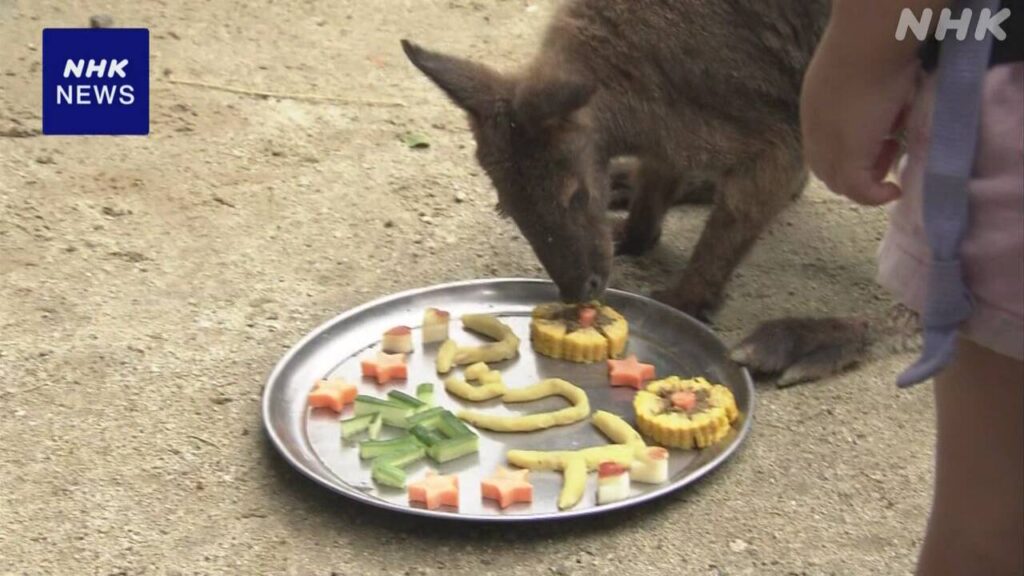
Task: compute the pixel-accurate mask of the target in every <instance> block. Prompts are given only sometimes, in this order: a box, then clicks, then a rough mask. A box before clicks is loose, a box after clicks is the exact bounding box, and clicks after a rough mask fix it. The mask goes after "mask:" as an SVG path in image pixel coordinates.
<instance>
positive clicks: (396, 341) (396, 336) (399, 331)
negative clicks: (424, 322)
mask: <svg viewBox="0 0 1024 576" xmlns="http://www.w3.org/2000/svg"><path fill="white" fill-rule="evenodd" d="M380 349H381V350H383V351H384V352H387V353H388V354H409V353H410V352H412V328H409V327H408V326H395V327H394V328H391V329H389V330H388V331H386V332H384V336H383V337H382V338H381V340H380Z"/></svg>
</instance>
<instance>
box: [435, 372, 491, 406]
mask: <svg viewBox="0 0 1024 576" xmlns="http://www.w3.org/2000/svg"><path fill="white" fill-rule="evenodd" d="M444 389H445V390H447V391H449V392H451V393H452V394H455V395H456V396H458V397H459V398H462V399H464V400H469V401H470V402H483V401H485V400H491V399H494V398H498V397H499V396H501V395H502V394H504V393H505V385H504V384H503V383H502V382H501V379H500V378H499V379H498V380H497V381H494V382H488V383H486V384H484V385H482V386H473V385H472V384H469V383H468V382H466V381H465V380H463V379H461V378H456V377H455V376H452V377H450V378H446V379H445V381H444Z"/></svg>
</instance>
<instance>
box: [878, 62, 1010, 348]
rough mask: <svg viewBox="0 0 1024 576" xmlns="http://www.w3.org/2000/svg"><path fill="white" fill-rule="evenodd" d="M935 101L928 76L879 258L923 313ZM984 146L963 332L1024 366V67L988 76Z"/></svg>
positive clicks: (890, 281)
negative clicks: (925, 197)
mask: <svg viewBox="0 0 1024 576" xmlns="http://www.w3.org/2000/svg"><path fill="white" fill-rule="evenodd" d="M934 96H935V78H934V75H930V74H924V73H922V77H921V83H920V90H919V91H918V93H917V96H916V100H915V102H914V105H913V108H912V111H911V114H910V118H909V122H908V128H907V156H906V157H905V159H904V161H903V165H902V166H901V169H900V179H901V181H902V186H903V197H902V198H901V199H900V200H899V201H898V202H896V203H895V204H894V205H893V206H892V208H891V211H890V223H889V230H888V232H887V233H886V235H885V239H884V240H883V241H882V246H881V248H880V252H879V282H881V284H882V285H883V286H885V287H886V288H887V289H889V290H890V291H892V292H893V294H894V295H895V297H896V298H897V299H898V300H899V301H900V302H902V303H903V304H904V305H906V306H908V307H909V308H911V309H912V310H915V311H917V312H921V310H922V309H923V304H924V301H925V293H926V290H927V278H928V262H929V260H930V257H929V254H930V251H929V248H928V243H927V240H926V238H925V233H924V227H923V223H922V216H921V210H922V208H921V197H922V196H921V182H922V180H923V177H924V167H925V159H926V157H927V154H928V138H929V132H930V120H931V112H932V105H933V101H934ZM978 140H979V141H978V150H977V157H976V159H975V163H974V174H973V176H972V178H971V182H970V186H969V192H968V193H969V195H970V225H969V229H968V232H967V236H966V237H965V239H964V242H963V244H962V246H961V251H960V256H961V260H962V262H963V264H964V269H965V272H964V273H965V276H966V278H965V280H966V282H967V286H968V288H969V289H970V291H971V293H972V295H973V297H974V313H973V315H972V316H971V317H970V318H969V319H968V320H967V322H966V323H965V324H964V325H963V327H962V328H961V331H962V333H963V335H964V336H965V337H967V338H968V339H970V340H972V341H974V342H976V343H978V344H980V345H982V346H984V347H986V348H989V349H991V350H994V351H995V352H998V353H1000V354H1003V355H1005V356H1010V357H1012V358H1016V359H1018V360H1024V63H1020V62H1017V63H1011V64H1000V65H997V66H994V67H992V68H990V69H989V70H988V72H987V74H986V77H985V85H984V88H983V96H982V104H981V124H980V128H979V135H978Z"/></svg>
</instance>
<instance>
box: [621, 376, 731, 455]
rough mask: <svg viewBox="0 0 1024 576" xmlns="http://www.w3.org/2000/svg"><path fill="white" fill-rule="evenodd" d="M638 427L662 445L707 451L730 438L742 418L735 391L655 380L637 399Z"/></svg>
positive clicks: (701, 383)
mask: <svg viewBox="0 0 1024 576" xmlns="http://www.w3.org/2000/svg"><path fill="white" fill-rule="evenodd" d="M633 408H634V410H635V411H636V422H637V427H638V428H640V432H642V433H643V434H645V435H646V436H647V437H649V438H651V439H653V440H654V441H655V442H657V443H658V444H661V445H663V446H667V447H670V448H682V449H684V450H689V449H694V448H706V447H708V446H710V445H712V444H714V443H716V442H718V441H719V440H721V439H722V438H724V437H725V435H726V434H728V432H729V430H730V427H731V425H732V423H733V422H735V421H736V419H737V418H738V417H739V409H738V408H737V407H736V399H735V397H733V394H732V391H731V390H729V389H728V388H727V387H725V386H722V385H721V384H711V383H710V382H708V381H707V380H705V379H703V378H693V379H689V380H684V379H682V378H679V377H678V376H672V377H669V378H665V379H663V380H655V381H654V382H651V383H650V384H648V385H647V387H646V388H645V389H643V390H641V391H639V392H637V394H636V396H635V397H634V398H633Z"/></svg>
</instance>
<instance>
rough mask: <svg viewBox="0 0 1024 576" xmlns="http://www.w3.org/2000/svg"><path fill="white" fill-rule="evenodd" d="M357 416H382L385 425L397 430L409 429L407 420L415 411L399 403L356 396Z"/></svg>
mask: <svg viewBox="0 0 1024 576" xmlns="http://www.w3.org/2000/svg"><path fill="white" fill-rule="evenodd" d="M355 412H356V416H365V415H366V414H380V415H381V417H382V418H383V419H384V423H385V424H387V425H388V426H394V427H395V428H408V426H407V425H406V422H405V421H406V419H408V418H409V416H411V415H412V413H413V409H412V408H410V407H409V406H407V405H405V404H400V403H398V402H394V401H389V400H381V399H380V398H374V397H373V396H365V395H359V396H356V408H355Z"/></svg>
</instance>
